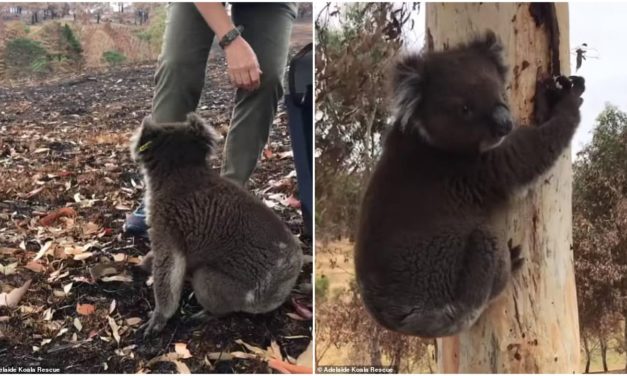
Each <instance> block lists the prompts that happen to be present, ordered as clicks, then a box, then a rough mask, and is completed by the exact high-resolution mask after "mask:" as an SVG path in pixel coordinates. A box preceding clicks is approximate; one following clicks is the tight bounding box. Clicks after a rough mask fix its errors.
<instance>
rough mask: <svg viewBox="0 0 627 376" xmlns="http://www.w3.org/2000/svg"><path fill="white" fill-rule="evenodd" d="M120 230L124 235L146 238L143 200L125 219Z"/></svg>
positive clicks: (146, 230)
mask: <svg viewBox="0 0 627 376" xmlns="http://www.w3.org/2000/svg"><path fill="white" fill-rule="evenodd" d="M122 229H123V230H124V234H125V235H128V236H136V237H141V238H148V224H147V223H146V206H145V205H144V201H143V200H142V202H141V203H140V204H139V207H138V208H137V209H135V211H134V212H132V213H131V214H129V215H128V216H127V217H126V221H125V222H124V226H123V227H122Z"/></svg>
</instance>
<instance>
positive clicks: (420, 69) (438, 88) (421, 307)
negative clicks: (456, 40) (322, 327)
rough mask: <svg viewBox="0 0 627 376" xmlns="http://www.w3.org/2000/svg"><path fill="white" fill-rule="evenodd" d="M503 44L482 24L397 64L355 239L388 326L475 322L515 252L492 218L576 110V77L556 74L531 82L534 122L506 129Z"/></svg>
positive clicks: (365, 294) (362, 278)
mask: <svg viewBox="0 0 627 376" xmlns="http://www.w3.org/2000/svg"><path fill="white" fill-rule="evenodd" d="M502 51H503V47H502V45H501V43H500V42H499V41H498V39H497V37H496V36H495V34H494V33H492V32H487V33H486V34H484V35H482V36H479V37H477V38H475V39H473V40H472V41H471V42H469V43H467V44H462V45H459V46H457V47H455V48H451V49H449V50H447V51H441V52H432V53H422V54H409V55H406V56H404V57H402V58H400V59H399V60H398V62H397V63H396V64H395V65H394V67H393V74H392V87H393V90H392V102H393V104H394V106H395V111H394V123H393V125H392V127H391V129H390V130H389V133H388V135H387V136H386V139H385V144H384V149H383V153H382V156H381V158H380V160H379V161H378V164H377V166H376V168H375V170H374V172H373V175H372V177H371V180H370V181H369V183H368V187H367V190H366V192H365V194H364V198H363V201H362V206H361V210H360V215H359V223H358V228H357V239H356V245H355V267H356V277H357V283H358V287H359V291H360V294H361V297H362V300H363V303H364V305H365V307H366V308H367V310H368V311H369V313H370V314H371V316H373V318H374V319H375V320H376V321H377V322H378V323H380V324H381V325H382V326H384V327H386V328H388V329H390V330H393V331H397V332H400V333H404V334H409V335H416V336H421V337H443V336H450V335H454V334H456V333H459V332H460V331H463V330H465V329H468V328H470V327H471V326H472V325H473V324H474V323H475V322H476V320H477V319H478V318H479V317H480V315H481V314H482V312H483V311H484V310H485V308H486V306H487V305H488V304H489V303H490V301H491V300H493V299H494V298H495V297H497V296H498V295H499V294H500V293H501V292H502V291H503V289H504V288H505V286H506V285H507V283H508V282H509V280H510V279H511V276H512V272H513V271H515V270H516V269H518V268H519V267H520V266H521V265H522V261H523V258H522V257H521V249H520V247H512V246H511V242H508V241H506V240H505V239H501V238H499V237H498V236H497V235H495V234H496V233H497V231H496V230H495V228H493V226H494V225H491V224H490V219H494V218H495V214H496V213H498V212H499V210H500V209H502V208H504V207H506V205H507V204H508V202H509V201H510V198H511V197H512V195H513V194H514V193H516V192H517V190H518V189H520V188H524V187H527V186H529V185H530V184H532V183H533V182H534V181H535V180H536V179H537V178H538V177H539V176H540V175H542V174H543V173H545V172H546V171H547V170H549V169H550V168H551V167H552V166H553V164H554V163H555V162H556V160H557V159H558V157H559V156H560V155H561V154H562V152H563V151H564V150H565V149H566V148H567V147H568V145H569V143H570V140H571V138H572V136H573V134H574V132H575V130H576V128H577V125H578V123H579V121H580V114H579V107H580V105H581V103H582V99H581V94H582V93H583V91H584V80H583V78H581V77H571V78H570V79H569V78H566V77H559V78H557V79H556V80H554V79H543V80H542V81H541V82H539V83H538V85H537V92H536V98H535V113H536V118H537V122H538V124H537V125H536V126H533V127H517V128H515V129H514V127H513V125H514V121H513V119H512V115H511V112H510V110H509V107H508V104H507V99H506V94H505V88H506V79H507V71H508V68H507V67H506V65H505V64H504V62H503V57H502ZM508 243H509V245H508Z"/></svg>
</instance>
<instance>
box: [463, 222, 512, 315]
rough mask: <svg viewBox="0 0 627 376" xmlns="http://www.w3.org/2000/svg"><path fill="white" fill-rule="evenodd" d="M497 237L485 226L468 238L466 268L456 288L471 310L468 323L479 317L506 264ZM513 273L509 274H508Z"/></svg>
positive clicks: (464, 267)
mask: <svg viewBox="0 0 627 376" xmlns="http://www.w3.org/2000/svg"><path fill="white" fill-rule="evenodd" d="M502 253H503V252H500V250H499V248H498V241H497V239H496V238H495V237H494V236H493V235H492V234H490V233H489V232H487V231H485V230H483V229H477V230H474V231H473V232H472V233H471V234H470V235H469V236H468V239H467V243H466V249H465V255H464V263H463V267H462V272H461V275H460V278H459V280H458V284H457V288H456V296H457V299H458V302H459V304H460V307H462V309H465V310H466V311H467V314H466V317H465V321H466V322H465V323H464V326H465V327H469V326H471V325H472V324H474V322H475V321H476V320H477V319H478V318H479V316H480V315H481V313H482V312H483V310H484V309H485V307H486V305H487V303H488V301H489V299H490V298H491V296H492V293H493V291H494V285H495V283H496V280H497V279H500V274H501V271H502V268H503V267H504V264H505V263H507V265H509V262H507V260H505V258H504V257H502V256H501V254H502ZM508 277H509V274H508V275H507V276H506V277H505V278H508Z"/></svg>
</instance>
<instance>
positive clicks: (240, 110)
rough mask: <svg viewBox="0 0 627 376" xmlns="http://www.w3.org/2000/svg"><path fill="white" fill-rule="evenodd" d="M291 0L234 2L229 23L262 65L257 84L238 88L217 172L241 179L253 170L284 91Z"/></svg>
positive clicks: (292, 14) (293, 9) (293, 6)
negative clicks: (237, 28) (249, 88)
mask: <svg viewBox="0 0 627 376" xmlns="http://www.w3.org/2000/svg"><path fill="white" fill-rule="evenodd" d="M296 11H297V4H295V3H265V4H260V3H234V4H233V8H232V16H233V23H234V24H235V25H242V26H244V31H243V33H242V36H243V37H244V39H245V40H246V41H247V42H248V44H250V46H251V47H252V49H253V50H254V51H255V54H256V55H257V59H258V60H259V66H260V69H261V71H262V74H261V83H260V86H259V88H258V89H257V90H255V91H252V92H247V91H245V90H242V89H239V90H237V94H236V99H235V108H234V109H233V116H232V117H231V126H230V129H229V133H228V136H227V139H226V144H225V147H224V159H223V164H222V175H223V176H225V177H227V178H229V179H231V180H233V181H235V182H237V183H239V184H242V185H244V183H246V181H247V180H248V178H249V177H250V175H251V174H252V172H253V170H254V168H255V166H256V164H257V160H258V159H259V156H260V155H261V152H262V150H263V147H264V145H265V144H266V142H267V141H268V134H269V131H270V126H271V125H272V122H273V120H274V116H275V114H276V108H277V103H278V101H279V99H280V98H281V97H282V96H283V85H282V81H283V73H284V72H285V65H286V64H287V55H288V52H289V44H290V36H291V33H292V24H293V22H294V19H295V18H296Z"/></svg>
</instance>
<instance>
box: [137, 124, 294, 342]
mask: <svg viewBox="0 0 627 376" xmlns="http://www.w3.org/2000/svg"><path fill="white" fill-rule="evenodd" d="M215 143H216V135H215V134H214V132H213V130H212V129H211V128H210V127H209V126H207V125H205V124H204V122H203V121H202V119H200V118H199V117H198V116H196V115H195V114H189V115H188V117H187V121H186V122H183V123H169V124H155V123H154V122H153V121H152V120H151V119H150V118H146V119H145V120H144V122H143V123H142V126H141V129H140V130H139V131H138V132H137V134H136V135H135V136H134V140H133V142H132V145H131V152H132V154H133V157H134V158H135V160H137V161H139V162H140V164H141V167H142V170H143V172H144V177H145V180H146V185H147V189H146V190H147V195H146V201H147V209H148V216H147V219H148V221H149V222H150V226H151V227H150V241H151V247H152V251H151V254H150V255H149V256H148V261H147V262H148V264H151V267H152V272H153V276H154V292H155V302H156V304H155V309H154V312H153V314H152V317H151V318H150V321H149V322H148V323H147V325H146V329H145V332H144V334H145V335H150V334H153V333H158V332H160V331H161V330H162V329H163V327H164V326H165V324H166V322H167V321H168V319H169V318H170V317H172V315H173V314H174V313H175V311H176V309H177V307H178V306H179V300H180V296H181V291H182V289H183V282H184V280H185V279H186V277H187V279H189V280H190V281H191V283H192V287H193V288H194V293H195V295H196V299H197V300H198V302H199V303H200V304H201V305H202V306H203V308H204V309H205V310H206V311H208V312H209V313H210V314H213V315H216V316H221V315H225V314H228V313H231V312H238V311H239V312H248V313H264V312H269V311H272V310H274V309H276V308H277V307H278V306H280V305H281V304H282V303H283V302H284V301H285V300H286V299H287V297H288V295H289V293H290V291H291V289H292V287H293V286H294V284H295V283H296V279H297V277H298V275H299V273H300V270H301V267H302V262H303V256H302V250H301V248H300V244H299V243H298V241H297V240H296V239H295V237H294V236H293V235H292V234H291V233H290V231H289V230H288V229H287V227H286V226H285V225H284V224H283V223H282V222H281V220H280V219H279V218H278V217H277V216H276V214H274V213H273V212H272V210H270V209H269V208H268V207H266V205H264V204H263V203H262V202H261V201H259V200H258V199H256V198H255V197H253V196H252V195H250V194H249V193H248V192H246V191H245V190H244V189H242V188H240V187H239V186H237V185H236V184H234V183H232V182H230V181H228V180H226V179H224V178H222V177H220V176H219V175H218V174H217V173H216V172H214V171H212V170H211V168H210V166H209V164H208V161H207V158H208V157H209V154H210V153H211V152H212V150H213V148H214V147H215Z"/></svg>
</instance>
